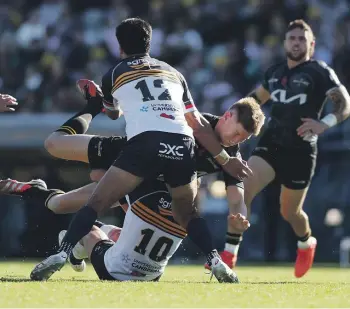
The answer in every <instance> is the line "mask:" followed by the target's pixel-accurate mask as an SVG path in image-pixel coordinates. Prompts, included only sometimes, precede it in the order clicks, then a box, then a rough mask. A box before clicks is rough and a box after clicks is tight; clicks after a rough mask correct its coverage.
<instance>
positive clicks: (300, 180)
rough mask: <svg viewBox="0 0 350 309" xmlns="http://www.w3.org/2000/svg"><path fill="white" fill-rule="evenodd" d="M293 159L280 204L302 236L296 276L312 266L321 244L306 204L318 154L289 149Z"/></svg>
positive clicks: (300, 236)
mask: <svg viewBox="0 0 350 309" xmlns="http://www.w3.org/2000/svg"><path fill="white" fill-rule="evenodd" d="M284 157H285V160H286V162H287V161H288V162H289V166H288V165H287V166H286V168H285V169H284V172H283V175H282V188H281V195H280V205H281V214H282V217H283V218H284V219H285V220H286V221H288V222H289V224H290V225H291V227H292V228H293V230H294V233H295V235H296V236H297V238H298V243H297V246H298V253H297V260H296V263H295V273H294V274H295V276H296V277H297V278H300V277H302V276H304V275H305V274H306V272H307V271H308V270H309V269H310V268H311V267H312V264H313V261H314V257H315V251H316V246H317V240H316V238H314V237H312V236H311V228H310V223H309V218H308V216H307V214H306V213H305V211H304V210H303V204H304V201H305V198H306V195H307V192H308V188H309V185H310V182H311V179H312V176H313V174H314V169H315V165H316V154H311V155H310V154H309V153H305V152H299V151H293V152H286V153H285V155H284Z"/></svg>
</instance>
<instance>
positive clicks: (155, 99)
mask: <svg viewBox="0 0 350 309" xmlns="http://www.w3.org/2000/svg"><path fill="white" fill-rule="evenodd" d="M101 88H102V91H103V94H104V97H105V101H104V106H105V108H107V109H109V110H117V109H119V108H120V109H121V110H122V111H123V113H124V115H125V120H126V133H127V137H128V139H130V138H131V137H133V136H135V135H137V134H140V133H142V132H146V131H162V132H169V133H179V134H185V135H188V136H191V137H192V136H193V135H192V134H193V133H192V129H191V128H190V127H189V126H188V124H187V121H186V119H185V116H184V114H185V113H187V112H192V111H194V110H196V107H195V105H194V102H193V99H192V96H191V94H190V91H189V89H188V86H187V83H186V80H185V79H184V77H183V76H182V74H180V73H179V72H178V71H177V70H176V69H174V68H173V67H171V66H170V65H169V64H167V63H165V62H162V61H159V60H157V59H155V58H151V57H150V56H149V55H148V54H143V55H134V56H132V57H129V58H126V59H123V60H121V61H120V62H119V63H118V64H117V65H116V66H115V67H113V68H111V69H110V70H109V71H108V72H107V73H106V74H105V75H104V76H103V78H102V87H101Z"/></svg>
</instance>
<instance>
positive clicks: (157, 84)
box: [135, 79, 171, 102]
mask: <svg viewBox="0 0 350 309" xmlns="http://www.w3.org/2000/svg"><path fill="white" fill-rule="evenodd" d="M153 86H154V88H163V89H165V90H164V91H163V92H162V93H161V94H160V95H159V96H158V98H157V99H158V100H160V101H168V100H169V101H170V100H171V95H170V92H169V89H168V88H166V87H165V85H164V81H163V80H162V79H155V80H154V81H153ZM135 88H136V89H138V90H140V91H141V93H142V101H143V102H147V101H154V100H155V98H154V96H153V95H152V94H151V91H150V89H149V88H148V86H147V83H146V80H145V79H142V80H140V81H139V82H138V83H137V84H136V86H135Z"/></svg>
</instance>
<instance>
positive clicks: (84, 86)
mask: <svg viewBox="0 0 350 309" xmlns="http://www.w3.org/2000/svg"><path fill="white" fill-rule="evenodd" d="M77 88H78V90H79V91H80V92H81V94H82V95H83V97H84V99H86V100H89V99H91V98H103V93H102V90H101V88H100V86H99V85H97V84H96V83H95V82H94V81H92V80H89V79H79V80H78V81H77Z"/></svg>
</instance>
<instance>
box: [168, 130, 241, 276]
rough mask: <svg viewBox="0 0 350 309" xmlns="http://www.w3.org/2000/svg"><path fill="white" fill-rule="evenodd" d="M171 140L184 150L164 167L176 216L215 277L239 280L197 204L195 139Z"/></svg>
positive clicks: (170, 157)
mask: <svg viewBox="0 0 350 309" xmlns="http://www.w3.org/2000/svg"><path fill="white" fill-rule="evenodd" d="M168 143H169V144H170V145H176V146H178V147H179V148H181V150H182V151H181V152H177V153H172V156H169V157H168V158H167V160H166V163H165V168H164V178H165V181H166V183H167V184H168V185H169V192H170V194H171V198H172V213H173V216H174V219H175V221H176V222H177V223H179V224H180V225H181V226H182V227H183V228H185V229H186V231H187V234H188V237H189V238H190V239H191V240H192V241H193V242H194V243H195V244H196V245H197V246H198V248H199V249H200V250H201V251H202V252H203V253H204V254H205V256H206V258H207V261H208V264H209V265H210V266H211V269H212V272H213V275H214V276H215V277H216V279H217V280H218V281H219V282H230V283H237V282H238V278H237V276H236V274H235V273H234V272H233V271H232V270H231V269H229V268H228V267H227V265H226V264H225V263H224V262H223V261H222V260H221V258H220V255H219V254H218V252H217V250H216V249H215V247H214V243H213V240H212V236H211V232H210V229H209V227H208V225H207V222H206V221H205V219H204V218H203V217H201V215H200V213H199V209H198V208H197V207H196V205H195V203H194V200H195V197H196V195H197V189H198V188H197V186H198V183H197V177H196V164H195V159H194V151H193V147H194V141H193V140H192V139H189V138H187V137H186V138H183V137H181V136H179V137H176V136H174V137H173V140H171V141H169V142H168ZM179 145H181V146H179ZM173 147H174V148H175V146H173Z"/></svg>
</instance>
